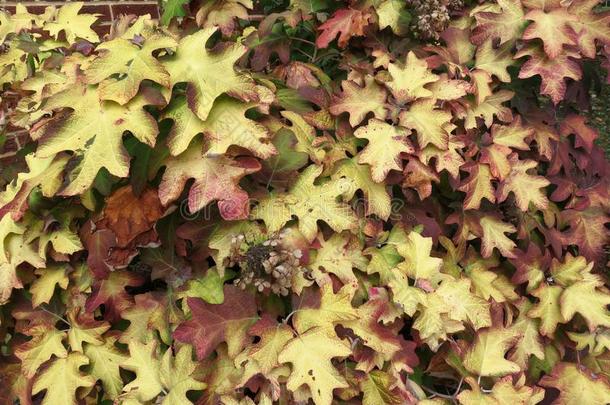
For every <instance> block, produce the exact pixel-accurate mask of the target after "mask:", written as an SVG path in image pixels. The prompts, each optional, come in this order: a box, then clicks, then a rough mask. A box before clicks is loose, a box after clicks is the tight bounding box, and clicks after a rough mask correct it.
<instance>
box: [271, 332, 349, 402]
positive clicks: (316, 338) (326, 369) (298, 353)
mask: <svg viewBox="0 0 610 405" xmlns="http://www.w3.org/2000/svg"><path fill="white" fill-rule="evenodd" d="M351 354H352V351H351V349H350V346H349V344H348V343H347V342H345V341H343V340H340V339H339V338H337V337H336V336H334V332H332V331H328V330H325V329H323V328H313V329H310V330H309V331H307V332H305V333H304V334H301V335H299V336H297V337H295V338H294V339H292V340H291V341H290V342H288V344H287V345H286V347H284V349H283V350H282V352H281V353H280V354H279V357H278V360H279V362H280V363H292V372H291V374H290V377H288V382H287V384H286V386H287V388H288V389H289V390H291V391H296V390H297V389H298V388H299V387H301V386H303V385H307V386H308V387H309V392H310V394H311V397H312V399H313V401H314V403H315V404H316V405H331V403H332V400H333V390H334V389H337V388H346V387H348V384H347V381H346V380H345V378H343V377H342V376H341V374H340V373H339V372H338V371H337V369H335V367H334V366H333V364H332V362H331V360H332V359H333V358H335V357H346V356H349V355H351Z"/></svg>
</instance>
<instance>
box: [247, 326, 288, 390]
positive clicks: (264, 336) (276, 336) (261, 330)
mask: <svg viewBox="0 0 610 405" xmlns="http://www.w3.org/2000/svg"><path fill="white" fill-rule="evenodd" d="M248 333H249V334H250V335H252V336H258V337H260V340H259V341H258V342H257V343H255V344H253V345H252V346H249V347H247V348H246V349H245V350H244V351H243V352H241V353H240V354H239V355H238V356H237V357H236V358H235V366H236V367H243V369H244V374H243V376H242V378H241V381H242V382H243V383H246V382H248V381H249V380H250V379H251V378H253V377H254V376H256V375H257V374H261V375H263V376H265V377H266V378H270V377H271V372H272V371H273V370H274V369H276V368H277V367H279V365H280V363H279V361H278V356H279V354H280V352H281V351H282V350H283V349H284V347H285V346H286V343H288V341H290V340H291V339H292V338H293V331H292V330H291V329H290V327H288V326H287V325H284V324H278V323H277V322H276V321H275V320H273V319H272V318H271V317H270V316H268V317H263V318H262V319H261V320H259V321H258V322H257V323H255V324H254V325H252V327H251V328H250V330H249V332H248Z"/></svg>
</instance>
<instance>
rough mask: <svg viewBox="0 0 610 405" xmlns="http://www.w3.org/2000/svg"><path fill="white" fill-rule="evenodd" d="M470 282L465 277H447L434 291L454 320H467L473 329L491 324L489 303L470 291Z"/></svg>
mask: <svg viewBox="0 0 610 405" xmlns="http://www.w3.org/2000/svg"><path fill="white" fill-rule="evenodd" d="M470 286H471V282H470V280H468V279H467V278H463V279H460V280H452V279H447V280H445V281H443V282H442V283H441V285H440V287H439V288H438V289H437V290H436V291H435V294H436V295H438V296H439V297H441V298H442V299H443V301H445V303H446V305H447V307H446V312H447V313H448V315H449V317H450V318H451V319H453V320H456V321H461V322H469V323H470V324H471V325H472V326H473V327H474V329H475V330H478V329H480V328H484V327H488V326H491V315H490V312H489V303H487V301H485V300H484V299H482V298H480V297H477V296H476V295H474V294H472V293H471V292H470Z"/></svg>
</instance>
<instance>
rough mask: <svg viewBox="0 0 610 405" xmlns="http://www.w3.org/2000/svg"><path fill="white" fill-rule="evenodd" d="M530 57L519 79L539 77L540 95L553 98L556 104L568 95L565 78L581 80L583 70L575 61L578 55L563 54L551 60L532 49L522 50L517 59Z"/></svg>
mask: <svg viewBox="0 0 610 405" xmlns="http://www.w3.org/2000/svg"><path fill="white" fill-rule="evenodd" d="M523 56H529V57H530V58H529V59H528V60H527V62H525V63H524V64H523V65H522V66H521V70H520V71H519V78H520V79H526V78H528V77H532V76H536V75H539V76H540V78H541V79H542V82H541V83H540V93H541V94H545V95H547V96H549V97H550V98H551V100H552V101H553V103H554V104H558V103H559V102H560V101H561V100H563V98H564V96H565V93H566V88H567V85H566V82H565V78H569V79H573V80H580V79H581V78H582V69H581V68H580V64H579V63H578V62H577V61H576V60H574V59H575V58H576V57H577V55H576V54H574V53H571V52H563V53H561V54H559V55H557V56H556V57H554V58H549V57H548V56H547V55H545V54H544V53H543V52H541V51H540V50H539V49H538V48H534V47H530V48H524V49H522V50H521V51H520V52H519V53H518V54H517V55H515V57H516V58H518V57H523Z"/></svg>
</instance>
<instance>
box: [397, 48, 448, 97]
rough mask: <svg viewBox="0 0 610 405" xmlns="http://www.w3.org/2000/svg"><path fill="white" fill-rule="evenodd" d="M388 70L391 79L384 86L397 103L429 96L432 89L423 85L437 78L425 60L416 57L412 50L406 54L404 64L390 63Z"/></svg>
mask: <svg viewBox="0 0 610 405" xmlns="http://www.w3.org/2000/svg"><path fill="white" fill-rule="evenodd" d="M388 72H389V73H390V75H391V76H392V81H389V82H387V83H386V86H387V87H388V88H389V89H390V91H391V92H392V95H393V96H394V98H395V99H396V101H397V102H398V103H399V104H404V103H407V102H410V101H413V100H415V99H417V98H424V97H431V96H432V94H433V93H432V91H430V90H428V89H426V88H425V86H426V85H427V84H428V83H433V82H435V81H437V80H438V76H437V75H435V74H433V73H432V72H431V71H430V69H429V68H428V64H427V63H426V61H425V60H422V59H418V58H417V56H415V54H414V53H413V52H412V51H411V52H409V53H408V54H407V58H406V60H405V63H404V65H399V64H394V63H390V64H389V65H388Z"/></svg>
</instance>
